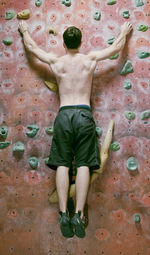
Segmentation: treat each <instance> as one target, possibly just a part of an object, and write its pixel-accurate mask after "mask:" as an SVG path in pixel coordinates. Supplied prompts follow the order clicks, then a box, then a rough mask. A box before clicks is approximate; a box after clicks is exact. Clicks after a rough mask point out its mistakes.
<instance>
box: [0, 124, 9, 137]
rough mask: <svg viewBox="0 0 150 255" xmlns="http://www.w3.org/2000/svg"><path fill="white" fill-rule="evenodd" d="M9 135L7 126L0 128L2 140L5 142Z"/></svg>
mask: <svg viewBox="0 0 150 255" xmlns="http://www.w3.org/2000/svg"><path fill="white" fill-rule="evenodd" d="M7 133H8V130H7V127H6V126H2V127H1V128H0V139H2V140H4V141H5V140H6V137H7Z"/></svg>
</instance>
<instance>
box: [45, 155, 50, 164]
mask: <svg viewBox="0 0 150 255" xmlns="http://www.w3.org/2000/svg"><path fill="white" fill-rule="evenodd" d="M48 161H49V157H47V158H45V164H46V165H47V166H48Z"/></svg>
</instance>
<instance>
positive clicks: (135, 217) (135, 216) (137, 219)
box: [134, 213, 141, 223]
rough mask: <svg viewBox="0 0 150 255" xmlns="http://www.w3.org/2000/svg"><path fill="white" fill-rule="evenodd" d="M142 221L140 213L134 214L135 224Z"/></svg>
mask: <svg viewBox="0 0 150 255" xmlns="http://www.w3.org/2000/svg"><path fill="white" fill-rule="evenodd" d="M140 221H141V219H140V215H139V214H138V213H135V214H134V222H136V223H140Z"/></svg>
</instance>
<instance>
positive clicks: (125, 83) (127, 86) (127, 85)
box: [124, 81, 132, 89]
mask: <svg viewBox="0 0 150 255" xmlns="http://www.w3.org/2000/svg"><path fill="white" fill-rule="evenodd" d="M131 87H132V83H131V82H130V81H125V82H124V88H125V89H131Z"/></svg>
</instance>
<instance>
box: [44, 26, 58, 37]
mask: <svg viewBox="0 0 150 255" xmlns="http://www.w3.org/2000/svg"><path fill="white" fill-rule="evenodd" d="M46 32H47V33H48V34H53V35H57V34H58V30H57V29H56V27H53V26H49V27H47V28H46Z"/></svg>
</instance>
